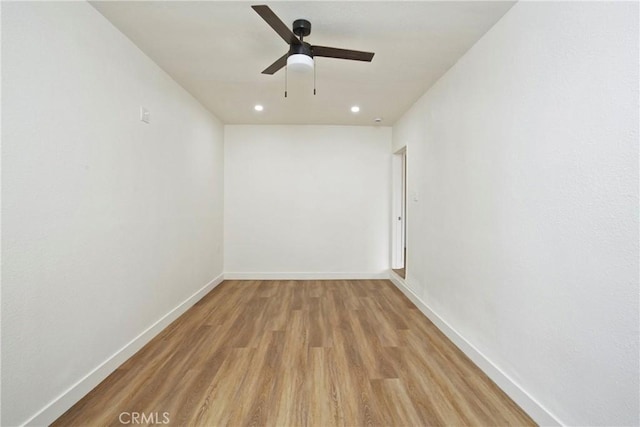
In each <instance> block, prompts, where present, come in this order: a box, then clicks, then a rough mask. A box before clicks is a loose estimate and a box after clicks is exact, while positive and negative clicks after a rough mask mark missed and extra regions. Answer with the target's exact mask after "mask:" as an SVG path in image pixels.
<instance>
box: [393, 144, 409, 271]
mask: <svg viewBox="0 0 640 427" xmlns="http://www.w3.org/2000/svg"><path fill="white" fill-rule="evenodd" d="M391 173H392V178H391V179H392V186H393V187H392V192H391V198H392V202H393V207H392V214H393V216H392V220H393V224H392V227H391V234H392V236H391V237H392V238H391V269H392V270H393V271H394V272H395V273H396V274H397V275H398V276H400V277H402V278H403V279H404V278H405V276H406V271H407V265H406V264H407V220H406V217H407V148H406V147H404V148H402V149H400V150H398V151H397V152H395V153H394V154H393V158H392V164H391Z"/></svg>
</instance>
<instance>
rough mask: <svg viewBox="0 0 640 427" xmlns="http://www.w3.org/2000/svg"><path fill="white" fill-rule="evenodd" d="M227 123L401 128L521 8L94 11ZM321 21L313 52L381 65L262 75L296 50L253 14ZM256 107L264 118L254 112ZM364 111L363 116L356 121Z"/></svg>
mask: <svg viewBox="0 0 640 427" xmlns="http://www.w3.org/2000/svg"><path fill="white" fill-rule="evenodd" d="M91 4H92V5H93V6H94V7H95V8H96V9H97V10H98V11H100V12H101V13H102V14H103V15H104V16H105V17H106V18H107V19H109V21H111V22H112V23H113V24H114V25H115V26H116V27H117V28H118V29H119V30H120V31H122V32H123V33H124V34H125V35H126V36H128V37H129V38H130V39H131V40H132V41H133V42H134V43H135V44H136V45H137V46H138V47H139V48H140V49H142V51H144V52H145V53H146V54H147V55H148V56H149V57H151V58H152V59H153V60H154V61H155V62H156V63H157V64H158V65H159V66H160V67H162V68H163V69H164V70H165V71H166V72H167V73H169V74H170V75H171V76H172V77H173V78H174V79H175V80H176V81H177V82H178V83H180V84H181V85H182V86H183V87H184V88H185V89H187V90H188V91H189V92H190V93H191V94H193V96H195V97H196V98H197V99H198V100H199V101H200V102H202V104H204V105H205V106H206V107H207V108H208V109H209V110H210V111H211V112H213V113H214V114H215V115H216V116H217V117H218V118H220V119H221V120H222V121H224V122H225V123H235V124H239V123H243V124H344V125H373V124H374V121H373V120H374V118H376V117H381V118H383V122H382V124H383V125H391V124H393V123H394V122H395V121H396V120H397V119H398V118H399V117H400V116H401V115H402V114H403V113H404V112H405V111H406V110H407V109H408V108H409V107H410V106H411V105H412V104H413V103H414V102H415V101H416V100H417V99H418V98H419V97H420V96H421V95H422V94H423V93H424V92H425V91H426V89H427V88H429V87H430V86H431V85H432V84H433V83H435V81H436V80H437V79H438V78H439V77H440V76H442V74H444V73H445V72H446V71H447V70H448V69H449V68H450V67H451V66H452V65H453V64H454V63H455V62H456V61H457V60H458V58H460V56H462V54H464V53H465V52H466V51H467V50H468V49H469V48H470V47H471V46H472V45H473V44H474V43H475V42H476V41H477V40H478V39H479V38H480V37H481V36H482V35H483V34H484V33H485V32H486V31H487V30H488V29H489V28H491V26H492V25H493V24H494V23H495V22H497V21H498V20H499V19H500V18H501V17H502V16H503V15H504V14H505V13H506V11H507V10H508V9H509V8H510V7H511V6H513V4H514V2H506V1H488V2H485V1H470V2H455V1H448V2H447V1H445V2H435V1H434V2H432V1H419V2H404V1H400V2H398V1H385V2H360V1H343V2H336V1H310V2H307V1H285V2H268V3H265V2H262V1H254V2H244V1H228V2H217V1H177V2H173V1H170V2H167V1H145V2H140V1H92V2H91ZM252 4H267V5H269V7H271V9H272V10H273V11H274V12H275V13H276V14H277V15H278V16H279V17H280V18H281V19H282V20H283V21H284V22H285V23H286V24H287V25H290V24H291V23H292V22H293V20H295V19H298V18H305V19H308V20H309V21H311V24H312V31H311V35H310V36H309V37H308V38H305V40H306V41H308V42H309V43H311V44H318V45H323V46H333V47H340V48H345V49H356V50H364V51H371V52H375V57H374V58H373V62H371V63H366V62H359V61H345V60H339V59H330V58H316V73H317V95H315V96H314V95H313V73H309V74H303V75H300V74H294V73H289V75H288V77H289V91H288V97H287V98H284V83H285V82H284V77H285V73H284V70H280V71H279V72H277V73H276V74H274V75H272V76H269V75H263V74H261V71H262V70H263V69H265V68H266V67H267V66H268V65H270V64H271V63H272V62H274V61H275V60H276V59H277V58H279V57H280V56H282V55H283V54H284V53H286V52H287V48H288V46H287V45H286V43H285V42H284V41H283V40H282V39H281V38H280V37H279V36H278V35H277V34H276V33H275V32H274V31H273V30H272V29H271V27H269V26H268V25H267V23H266V22H264V21H263V20H262V18H261V17H260V16H258V14H256V12H254V11H253V9H251V7H250V6H251V5H252ZM255 104H262V105H264V111H262V112H260V113H258V112H256V111H254V109H253V107H254V105H255ZM352 105H359V106H360V109H361V110H360V112H359V113H358V114H353V113H351V112H350V107H351V106H352Z"/></svg>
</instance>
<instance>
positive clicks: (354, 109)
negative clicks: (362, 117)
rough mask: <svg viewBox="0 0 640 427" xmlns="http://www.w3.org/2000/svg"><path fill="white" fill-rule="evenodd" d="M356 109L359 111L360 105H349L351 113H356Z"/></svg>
mask: <svg viewBox="0 0 640 427" xmlns="http://www.w3.org/2000/svg"><path fill="white" fill-rule="evenodd" d="M358 111H360V107H358V106H357V105H354V106H353V107H351V112H352V113H357V112H358Z"/></svg>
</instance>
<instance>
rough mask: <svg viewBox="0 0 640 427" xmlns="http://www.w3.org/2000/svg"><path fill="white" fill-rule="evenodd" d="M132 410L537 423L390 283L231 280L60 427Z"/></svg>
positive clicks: (182, 419) (222, 416) (194, 419)
mask: <svg viewBox="0 0 640 427" xmlns="http://www.w3.org/2000/svg"><path fill="white" fill-rule="evenodd" d="M123 412H129V413H131V412H138V413H144V414H145V415H147V416H148V415H149V414H152V415H153V414H155V413H157V414H158V415H157V417H158V418H157V420H159V421H160V422H162V421H163V420H164V419H163V413H165V412H166V413H168V418H169V420H170V425H176V426H178V425H180V426H181V425H202V426H217V425H231V426H239V425H270V426H305V425H310V426H321V427H324V426H332V425H341V426H360V425H382V426H419V425H474V426H479V425H485V426H495V425H535V424H534V422H533V421H532V420H531V418H529V417H528V416H527V415H526V414H525V413H524V412H523V411H522V410H521V409H520V408H519V407H518V406H517V405H516V404H515V403H514V402H513V401H512V400H510V399H509V398H508V397H507V396H506V395H505V394H504V393H503V392H502V391H501V390H500V389H499V388H498V387H497V386H496V385H495V384H494V383H493V382H491V380H489V378H488V377H487V376H486V375H485V374H484V373H482V371H480V370H479V369H478V368H477V367H476V366H475V365H474V364H473V363H472V362H471V361H470V360H469V359H468V358H467V357H466V356H465V355H464V354H462V353H461V352H460V351H459V350H458V349H457V348H456V347H455V346H454V345H453V344H452V343H451V342H450V341H449V340H448V339H447V338H446V337H445V336H444V335H443V334H442V333H441V332H440V331H439V330H438V329H437V328H436V327H435V326H434V325H433V324H432V323H431V322H430V321H429V320H428V319H427V318H426V317H424V316H423V315H422V314H421V313H420V312H419V311H418V309H417V308H416V307H415V306H414V305H413V304H412V303H411V302H410V301H409V300H408V299H407V298H406V297H405V296H404V295H403V294H402V293H401V292H400V291H399V290H398V289H397V288H395V287H394V286H393V284H391V282H389V281H388V280H335V281H225V282H224V283H222V284H221V285H219V286H218V287H217V288H216V289H214V290H213V291H211V292H210V293H209V294H208V295H207V296H205V297H204V298H203V299H202V300H200V301H199V302H198V303H197V304H196V305H194V306H193V307H192V308H191V309H189V310H188V311H187V312H186V313H185V314H184V315H183V316H182V317H180V318H179V319H178V320H176V321H175V322H174V323H172V324H171V325H170V326H169V327H167V328H166V329H165V330H164V331H163V332H162V333H160V334H159V335H158V336H157V337H156V338H154V339H153V340H152V341H151V342H150V343H149V344H147V345H146V346H145V347H144V348H143V349H142V350H140V352H138V353H137V354H136V355H134V356H133V357H132V358H131V359H129V360H128V361H127V362H125V363H124V364H123V365H122V366H121V367H120V368H118V369H117V370H116V371H115V372H114V373H113V374H111V375H110V376H109V377H108V378H107V379H105V380H104V381H103V382H102V383H101V384H100V385H98V386H97V387H96V388H95V389H94V390H93V391H91V392H90V393H89V394H88V395H87V396H85V397H84V398H83V399H82V400H81V401H80V402H78V403H77V404H76V405H75V406H74V407H72V408H71V409H69V410H68V411H67V412H66V413H65V414H64V415H62V416H61V417H60V418H59V419H58V420H57V421H56V422H55V423H54V425H55V426H67V425H83V426H87V425H119V424H120V420H119V415H120V414H121V413H123ZM128 417H130V416H129V415H125V417H124V418H123V421H125V422H128V421H129V418H128Z"/></svg>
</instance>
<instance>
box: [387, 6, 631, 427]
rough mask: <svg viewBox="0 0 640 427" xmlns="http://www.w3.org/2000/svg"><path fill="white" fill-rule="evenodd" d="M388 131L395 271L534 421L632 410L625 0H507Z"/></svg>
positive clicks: (614, 417) (610, 421) (613, 415)
mask: <svg viewBox="0 0 640 427" xmlns="http://www.w3.org/2000/svg"><path fill="white" fill-rule="evenodd" d="M405 145H406V146H407V150H408V187H409V195H410V201H409V206H408V213H407V221H408V263H407V280H406V286H407V287H408V288H409V289H410V290H411V291H412V292H413V293H414V294H415V295H416V296H417V297H419V298H420V300H421V301H423V302H424V304H425V306H428V307H430V309H431V310H433V312H435V313H437V315H438V316H439V317H440V318H441V319H442V320H443V321H444V322H446V323H448V325H449V326H450V327H451V328H452V329H453V330H455V331H457V333H458V334H460V336H462V337H464V339H465V340H466V341H468V342H469V343H470V345H471V346H474V347H475V348H476V349H477V350H478V351H479V352H480V353H482V354H483V355H484V356H485V357H486V358H487V359H488V360H489V361H491V362H492V363H493V364H494V365H495V366H496V367H497V368H498V369H499V370H501V371H502V372H503V373H504V374H505V375H506V376H508V377H509V378H511V380H513V382H514V383H515V384H517V385H519V386H520V387H521V388H522V389H523V390H524V391H525V392H526V393H528V394H529V396H530V397H531V398H532V399H533V400H537V401H538V403H539V404H540V405H541V406H542V407H543V408H545V409H546V411H547V414H548V415H549V417H545V416H539V417H538V420H539V421H543V422H548V421H549V420H550V419H551V420H552V419H553V417H555V418H556V420H558V421H560V422H562V423H565V424H568V425H638V424H640V419H639V418H638V414H639V408H638V401H639V396H638V390H639V382H638V376H639V369H638V364H639V362H638V360H639V358H638V336H639V331H638V324H639V316H638V303H639V300H638V3H621V2H588V3H584V2H520V3H518V4H516V5H515V6H514V7H513V8H512V9H511V10H510V11H509V12H507V14H506V15H505V16H504V17H503V19H502V20H501V21H499V22H498V23H497V24H496V25H495V26H494V27H493V28H492V29H491V30H490V31H489V32H488V33H487V34H486V35H485V36H484V37H483V38H482V39H481V40H480V41H479V42H478V43H477V44H476V45H474V47H473V48H472V49H471V50H470V51H469V52H467V53H466V54H465V55H464V56H463V57H462V58H461V59H460V60H459V61H458V63H457V64H456V65H455V66H454V67H453V68H452V69H451V70H449V71H448V72H447V73H446V74H445V75H444V76H443V77H442V78H441V79H440V80H439V81H438V82H437V83H436V85H434V86H433V87H432V88H431V89H430V90H429V91H428V92H427V93H426V94H425V95H424V96H423V97H422V98H421V99H420V100H419V101H418V102H417V103H416V104H415V105H414V106H413V107H412V108H411V109H410V110H409V111H408V112H407V113H406V114H405V115H404V116H403V117H402V118H401V119H400V121H399V122H398V123H397V124H396V125H395V126H394V128H393V147H394V150H395V149H398V148H401V147H402V146H405ZM414 197H416V198H417V201H415V200H414Z"/></svg>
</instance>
